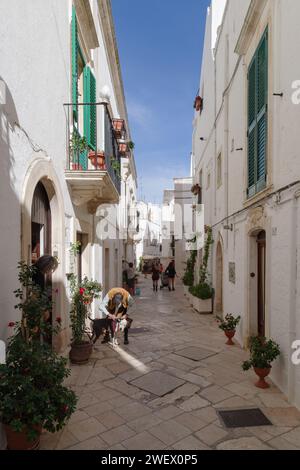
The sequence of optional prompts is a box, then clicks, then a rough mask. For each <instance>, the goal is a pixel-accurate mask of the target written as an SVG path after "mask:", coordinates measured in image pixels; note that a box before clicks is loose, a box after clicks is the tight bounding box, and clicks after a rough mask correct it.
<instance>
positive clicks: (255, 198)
mask: <svg viewBox="0 0 300 470" xmlns="http://www.w3.org/2000/svg"><path fill="white" fill-rule="evenodd" d="M273 189H274V186H273V184H269V185H268V186H266V187H265V188H264V189H262V190H261V191H259V192H258V193H256V194H254V195H253V196H251V197H249V198H247V199H246V200H245V201H244V204H243V205H244V207H249V206H252V204H254V203H255V202H258V201H260V200H261V199H263V198H265V197H266V196H268V195H269V194H271V193H272V192H273Z"/></svg>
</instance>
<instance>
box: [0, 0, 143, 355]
mask: <svg viewBox="0 0 300 470" xmlns="http://www.w3.org/2000/svg"><path fill="white" fill-rule="evenodd" d="M19 3H20V2H18V1H17V0H12V1H6V0H4V1H2V2H1V4H0V17H1V18H2V21H1V28H0V126H1V131H0V154H1V162H0V165H1V172H0V180H1V181H0V192H1V203H0V214H1V218H0V231H1V253H0V258H1V267H0V277H1V279H0V280H1V282H0V285H1V287H0V289H1V294H0V310H1V312H2V313H1V320H0V338H1V339H6V338H7V336H8V334H9V331H8V326H7V325H8V322H9V321H13V320H15V319H17V315H18V314H17V311H16V310H14V305H15V298H14V294H13V290H14V289H15V288H16V287H17V286H18V284H17V269H16V268H17V263H18V261H19V260H21V259H22V260H24V261H26V262H28V263H31V262H34V261H35V260H36V259H37V258H38V257H39V256H41V255H43V254H51V255H53V256H57V258H58V260H59V267H58V269H57V270H56V271H55V273H53V275H52V286H53V290H54V291H56V292H57V293H56V295H55V299H54V300H55V303H54V307H53V312H52V316H53V318H54V319H55V318H56V316H60V317H62V333H61V335H60V337H58V338H55V341H56V343H57V344H56V345H57V347H58V348H60V349H63V348H64V347H65V346H66V345H67V344H68V341H69V328H68V325H69V295H68V294H69V287H68V280H67V276H66V274H67V273H69V272H72V271H73V272H75V273H76V274H78V277H79V278H82V277H83V276H85V275H87V276H88V277H89V278H93V279H95V280H97V281H99V282H100V283H101V284H102V286H103V292H104V293H105V292H107V290H108V289H109V288H111V287H113V286H116V285H121V283H122V258H124V250H125V249H126V244H127V232H126V230H124V218H122V215H124V214H123V212H124V211H123V207H124V206H125V207H126V210H127V211H130V210H131V204H134V205H135V198H136V193H135V192H136V180H137V179H136V170H135V164H134V156H133V151H132V146H129V145H128V142H129V141H130V131H129V127H128V119H127V111H126V103H125V98H124V91H123V84H122V76H121V71H120V65H119V57H118V50H117V46H116V38H115V33H114V25H113V19H112V13H111V5H110V1H109V0H99V1H98V0H88V1H86V0H74V1H73V2H72V1H71V0H55V1H51V2H37V1H34V0H28V1H26V2H24V3H22V8H20V4H19ZM4 19H5V21H4ZM116 120H117V121H116ZM121 144H122V145H121ZM125 187H126V188H127V191H128V192H127V193H126V195H125ZM128 194H130V197H128ZM122 198H123V202H122V203H120V201H121V199H122ZM124 200H125V202H124ZM112 206H113V207H114V209H115V210H114V211H111V207H112ZM112 213H113V215H112ZM115 214H119V215H120V214H121V215H120V216H119V217H116V215H115ZM76 242H77V244H78V246H79V247H80V248H79V253H78V255H77V256H76V259H74V257H72V254H71V252H70V247H72V244H74V243H76ZM78 242H79V243H78ZM73 246H74V245H73ZM130 257H131V258H132V259H134V258H135V255H134V251H133V250H132V252H131V254H130Z"/></svg>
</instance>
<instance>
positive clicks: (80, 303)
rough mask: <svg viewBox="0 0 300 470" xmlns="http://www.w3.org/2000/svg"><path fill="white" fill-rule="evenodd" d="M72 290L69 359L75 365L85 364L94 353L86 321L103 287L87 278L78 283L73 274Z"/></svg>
mask: <svg viewBox="0 0 300 470" xmlns="http://www.w3.org/2000/svg"><path fill="white" fill-rule="evenodd" d="M70 290H71V297H72V305H71V312H70V319H71V330H72V339H71V349H70V353H69V357H70V360H71V362H73V363H74V364H85V363H86V362H88V360H89V357H90V355H91V353H92V349H93V343H92V342H91V340H90V337H89V334H88V330H87V328H86V321H87V319H88V315H89V308H90V305H91V303H92V302H93V300H94V299H97V298H99V297H100V292H101V290H102V289H101V285H100V284H99V283H98V282H96V281H93V280H89V279H88V278H87V277H85V278H84V279H83V281H82V282H80V283H78V282H77V278H76V276H75V275H74V274H73V275H72V276H71V278H70Z"/></svg>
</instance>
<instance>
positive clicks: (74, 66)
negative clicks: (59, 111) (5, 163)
mask: <svg viewBox="0 0 300 470" xmlns="http://www.w3.org/2000/svg"><path fill="white" fill-rule="evenodd" d="M72 103H73V117H74V119H75V120H76V121H77V117H78V106H77V103H78V36H77V19H76V10H75V7H74V5H73V8H72Z"/></svg>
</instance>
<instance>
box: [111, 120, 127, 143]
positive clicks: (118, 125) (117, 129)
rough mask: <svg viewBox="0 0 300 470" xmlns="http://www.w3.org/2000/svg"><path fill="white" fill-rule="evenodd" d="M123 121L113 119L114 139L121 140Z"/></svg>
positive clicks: (123, 129)
mask: <svg viewBox="0 0 300 470" xmlns="http://www.w3.org/2000/svg"><path fill="white" fill-rule="evenodd" d="M124 124H125V121H124V119H113V120H112V126H113V129H114V133H115V136H116V138H119V139H120V138H121V137H122V135H123V134H124V131H125V125H124Z"/></svg>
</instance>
